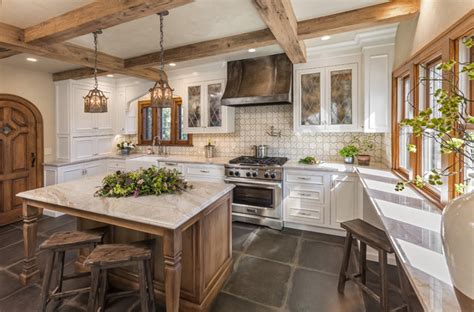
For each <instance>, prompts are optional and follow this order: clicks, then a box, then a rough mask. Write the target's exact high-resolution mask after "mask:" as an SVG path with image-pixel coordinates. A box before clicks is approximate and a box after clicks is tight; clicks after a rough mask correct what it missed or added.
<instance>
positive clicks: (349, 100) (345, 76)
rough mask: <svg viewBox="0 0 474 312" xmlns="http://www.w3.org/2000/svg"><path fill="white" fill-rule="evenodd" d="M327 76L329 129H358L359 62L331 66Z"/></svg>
mask: <svg viewBox="0 0 474 312" xmlns="http://www.w3.org/2000/svg"><path fill="white" fill-rule="evenodd" d="M326 76H327V78H326V79H327V88H328V90H327V95H326V99H327V102H326V103H327V113H326V118H327V130H356V129H357V122H358V111H357V102H358V92H357V91H358V90H357V88H358V86H357V81H358V72H357V64H349V65H342V66H333V67H329V68H327V70H326Z"/></svg>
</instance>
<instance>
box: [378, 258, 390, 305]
mask: <svg viewBox="0 0 474 312" xmlns="http://www.w3.org/2000/svg"><path fill="white" fill-rule="evenodd" d="M379 264H380V311H382V312H388V311H389V305H388V264H387V253H386V252H385V251H383V250H380V251H379Z"/></svg>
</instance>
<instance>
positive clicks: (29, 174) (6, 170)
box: [0, 98, 38, 226]
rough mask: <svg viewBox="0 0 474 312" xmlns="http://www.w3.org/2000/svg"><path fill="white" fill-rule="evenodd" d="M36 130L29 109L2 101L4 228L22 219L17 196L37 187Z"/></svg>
mask: <svg viewBox="0 0 474 312" xmlns="http://www.w3.org/2000/svg"><path fill="white" fill-rule="evenodd" d="M36 129H37V128H36V118H35V115H34V114H33V112H32V111H31V110H30V109H29V108H28V107H26V106H23V105H21V103H17V102H14V101H9V100H4V99H1V98H0V226H1V225H5V224H9V223H13V222H16V221H18V220H20V219H21V206H22V201H21V200H20V199H19V198H17V197H16V196H15V195H16V194H17V193H19V192H23V191H25V190H29V189H33V188H36V187H37V160H38V159H37V158H38V155H37V144H38V142H37V135H38V134H37V130H36Z"/></svg>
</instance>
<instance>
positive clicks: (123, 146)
mask: <svg viewBox="0 0 474 312" xmlns="http://www.w3.org/2000/svg"><path fill="white" fill-rule="evenodd" d="M117 149H118V150H120V153H121V154H122V155H129V154H130V151H132V150H134V149H135V144H133V143H132V141H123V142H120V143H118V144H117Z"/></svg>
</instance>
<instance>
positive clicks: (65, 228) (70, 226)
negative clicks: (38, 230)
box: [43, 220, 76, 236]
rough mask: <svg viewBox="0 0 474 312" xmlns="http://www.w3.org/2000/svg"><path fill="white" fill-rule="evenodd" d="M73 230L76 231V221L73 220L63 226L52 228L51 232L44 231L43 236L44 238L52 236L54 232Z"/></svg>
mask: <svg viewBox="0 0 474 312" xmlns="http://www.w3.org/2000/svg"><path fill="white" fill-rule="evenodd" d="M75 230H76V221H75V220H73V221H70V222H67V223H65V224H63V225H60V226H58V227H55V228H52V229H51V230H49V231H46V232H44V233H43V234H44V235H46V236H50V235H52V234H54V233H56V232H62V231H75Z"/></svg>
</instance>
